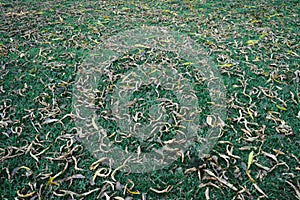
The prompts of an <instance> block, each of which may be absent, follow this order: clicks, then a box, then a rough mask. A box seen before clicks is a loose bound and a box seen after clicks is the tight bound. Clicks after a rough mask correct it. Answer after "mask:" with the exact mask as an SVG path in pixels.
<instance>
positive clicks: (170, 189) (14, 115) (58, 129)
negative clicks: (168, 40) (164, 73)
mask: <svg viewBox="0 0 300 200" xmlns="http://www.w3.org/2000/svg"><path fill="white" fill-rule="evenodd" d="M0 7H1V22H0V39H1V40H0V63H1V68H0V93H1V97H0V133H1V135H0V137H1V140H0V166H1V169H0V193H1V194H0V195H1V199H13V198H17V199H72V198H74V199H96V198H107V199H109V197H111V198H112V199H123V198H124V199H125V198H126V199H130V198H133V199H209V198H210V199H257V198H261V199H264V198H269V199H296V198H298V199H300V182H299V180H300V173H299V170H300V161H299V159H300V157H299V155H300V154H299V152H300V151H299V150H300V147H299V145H300V136H299V132H300V109H299V107H300V99H299V98H300V90H299V77H300V71H299V70H300V68H299V63H300V62H299V60H300V51H299V49H300V48H299V43H300V38H299V32H300V30H299V27H300V22H299V13H300V8H299V2H298V1H296V0H294V1H293V0H289V1H260V0H257V1H206V2H205V1H202V2H201V1H200V2H194V1H183V2H181V1H159V2H156V1H142V2H139V3H138V2H133V1H131V2H128V1H119V2H118V3H113V1H111V2H110V1H106V2H101V1H99V2H93V1H54V2H42V3H41V2H39V1H37V2H35V1H24V2H21V1H17V2H10V1H2V3H0ZM141 25H148V26H149V25H151V26H158V25H159V26H166V27H168V28H170V29H172V30H177V31H180V32H182V33H184V34H187V35H189V36H190V37H191V38H192V39H193V40H195V41H197V43H198V44H199V45H201V46H203V48H204V49H206V50H207V52H208V55H209V56H210V58H211V59H212V61H213V63H215V65H216V67H218V70H219V72H220V73H221V75H222V78H223V81H224V84H225V86H226V99H227V100H226V105H227V111H228V113H227V115H228V117H227V118H226V120H225V123H226V126H225V127H224V129H223V130H222V133H221V134H220V135H219V139H218V142H217V144H216V145H215V146H214V147H213V149H212V150H211V151H210V152H209V154H208V155H206V156H205V157H201V158H199V157H198V156H197V148H194V149H190V150H188V151H187V152H185V155H184V160H181V159H178V160H177V161H176V162H174V163H172V164H171V165H170V166H169V167H167V168H165V169H161V170H158V171H154V172H149V173H140V174H132V173H122V172H120V171H114V172H111V171H109V168H108V167H107V166H105V165H101V163H100V165H99V166H95V164H93V163H94V162H96V161H97V159H96V158H94V157H93V156H92V155H91V154H90V153H89V151H87V150H86V147H85V145H83V144H82V143H81V142H80V140H78V139H77V131H76V129H74V127H75V125H74V120H75V118H76V116H75V115H76V113H75V112H74V109H73V107H72V91H73V86H74V80H75V76H76V71H77V70H78V67H79V66H80V65H81V64H82V62H83V60H84V58H85V57H86V56H87V55H88V54H89V52H90V51H91V50H92V49H93V48H94V47H97V45H98V44H99V43H101V38H102V39H105V38H108V37H110V36H113V35H115V34H117V33H120V32H121V31H124V30H128V29H132V28H137V27H139V26H141ZM133 54H134V52H133ZM164 56H165V57H168V56H169V58H168V59H169V60H171V61H170V62H172V59H173V60H175V58H172V55H164ZM132 57H133V58H132V59H131V58H130V59H127V60H120V61H119V65H120V66H121V65H122V63H125V64H126V62H127V65H130V63H131V64H132V63H134V62H135V59H134V56H132ZM176 59H177V58H176ZM174 62H175V61H174ZM176 62H177V63H179V66H178V67H179V68H185V67H187V66H188V64H186V62H187V61H176ZM180 62H185V64H184V63H183V64H180ZM99 84H101V83H99ZM203 87H204V86H203ZM100 88H101V87H100ZM204 88H205V87H204ZM109 89H112V88H109ZM204 90H205V89H203V91H204ZM199 91H202V90H201V87H200V88H199ZM150 92H151V90H150ZM142 94H143V93H142ZM136 95H138V94H136ZM199 101H200V100H199ZM210 101H211V100H209V99H208V100H203V102H202V100H201V102H199V105H200V104H201V105H202V106H203V108H205V106H206V104H208V103H209V102H210ZM136 109H137V110H138V109H141V108H136ZM203 110H205V109H203ZM208 114H209V113H206V112H205V111H204V112H203V117H204V119H205V118H206V117H207V116H208ZM99 123H102V125H103V126H106V125H107V123H106V121H105V120H104V121H103V120H102V121H101V120H100V121H99ZM107 126H108V128H109V125H107ZM129 143H130V142H129ZM124 145H125V146H126V145H129V144H128V143H126V142H125V143H124ZM101 168H103V169H101ZM99 169H101V170H100V171H99ZM105 170H107V171H105ZM96 172H97V173H96ZM107 172H108V173H107ZM97 174H98V175H97ZM99 174H100V175H99Z"/></svg>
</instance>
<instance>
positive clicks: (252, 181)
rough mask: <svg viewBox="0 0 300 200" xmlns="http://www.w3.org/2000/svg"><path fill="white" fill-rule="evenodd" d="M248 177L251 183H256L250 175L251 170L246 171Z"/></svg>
mask: <svg viewBox="0 0 300 200" xmlns="http://www.w3.org/2000/svg"><path fill="white" fill-rule="evenodd" d="M246 174H247V176H248V177H249V180H250V181H251V183H255V180H254V179H253V178H252V177H251V175H250V170H247V171H246Z"/></svg>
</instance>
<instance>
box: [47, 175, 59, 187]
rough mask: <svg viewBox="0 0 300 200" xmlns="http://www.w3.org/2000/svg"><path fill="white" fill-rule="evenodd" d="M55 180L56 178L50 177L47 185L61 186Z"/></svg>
mask: <svg viewBox="0 0 300 200" xmlns="http://www.w3.org/2000/svg"><path fill="white" fill-rule="evenodd" d="M55 178H56V177H50V178H49V180H48V182H47V185H57V186H59V184H58V183H57V182H55V181H54V179H55Z"/></svg>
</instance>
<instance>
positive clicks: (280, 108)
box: [276, 105, 287, 111]
mask: <svg viewBox="0 0 300 200" xmlns="http://www.w3.org/2000/svg"><path fill="white" fill-rule="evenodd" d="M276 107H277V108H278V109H279V110H284V111H285V110H287V109H286V108H285V107H282V106H279V105H276Z"/></svg>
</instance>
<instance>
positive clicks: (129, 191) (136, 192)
mask: <svg viewBox="0 0 300 200" xmlns="http://www.w3.org/2000/svg"><path fill="white" fill-rule="evenodd" d="M126 189H127V192H128V193H129V194H140V192H139V191H131V190H129V189H128V188H126Z"/></svg>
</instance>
